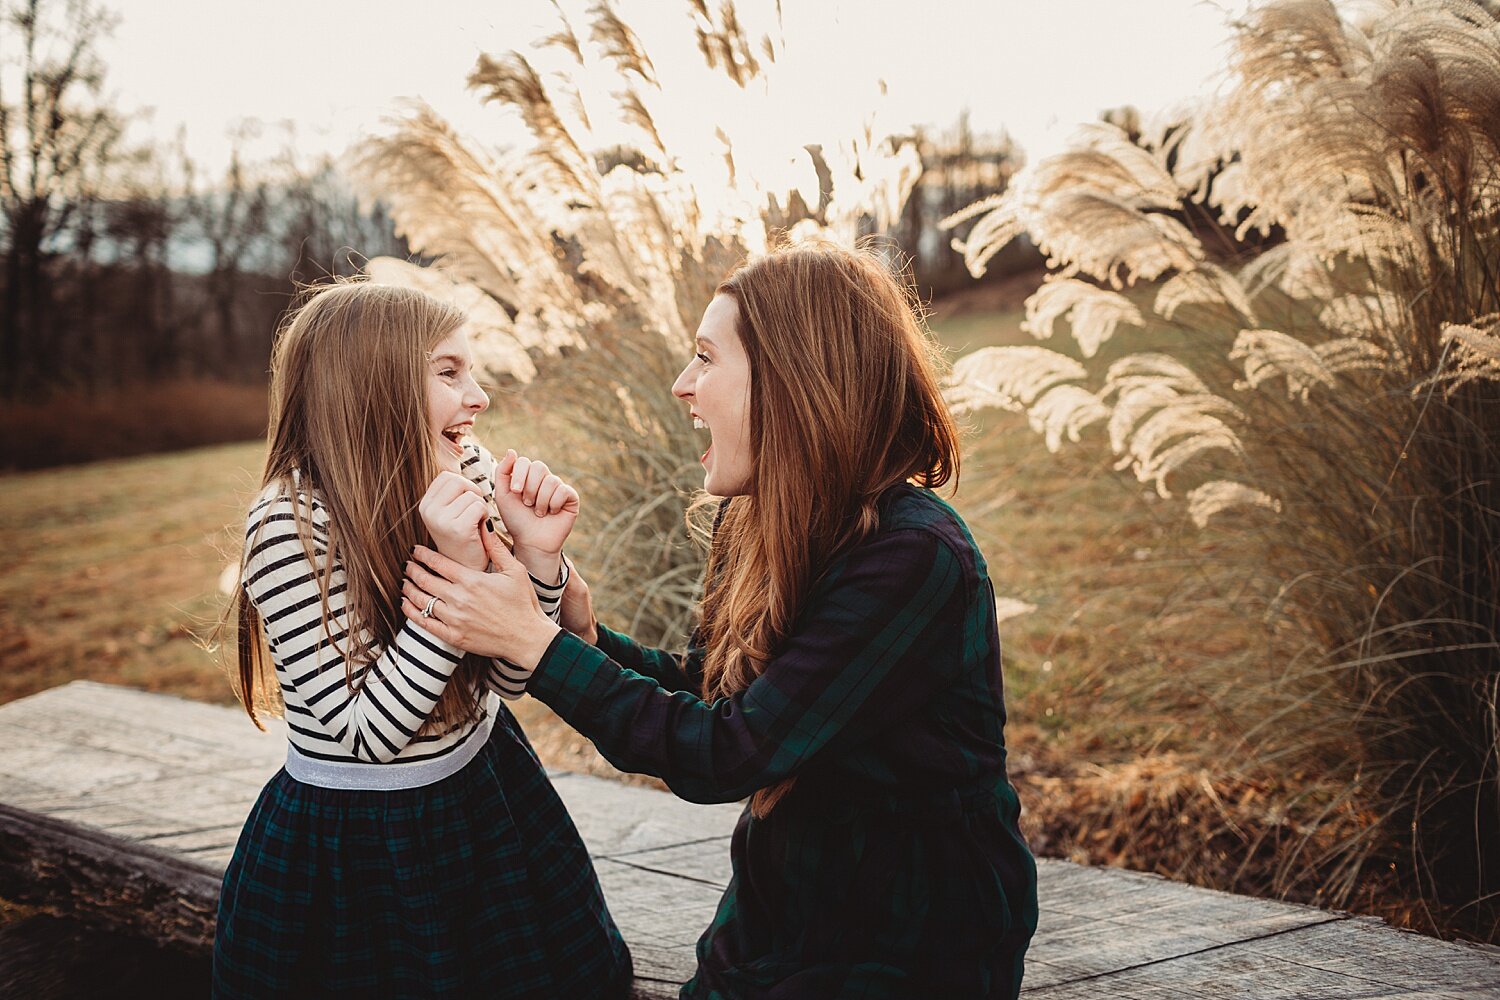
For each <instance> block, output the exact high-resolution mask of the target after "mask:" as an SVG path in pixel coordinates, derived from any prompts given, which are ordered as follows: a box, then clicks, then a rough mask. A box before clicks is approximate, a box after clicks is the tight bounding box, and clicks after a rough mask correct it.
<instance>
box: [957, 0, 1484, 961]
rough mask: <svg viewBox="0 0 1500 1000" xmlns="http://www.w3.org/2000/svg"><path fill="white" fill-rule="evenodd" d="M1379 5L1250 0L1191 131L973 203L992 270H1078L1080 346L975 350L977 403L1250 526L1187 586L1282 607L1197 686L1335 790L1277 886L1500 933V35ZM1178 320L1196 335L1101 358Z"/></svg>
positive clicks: (1299, 802)
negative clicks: (1029, 245) (1261, 643)
mask: <svg viewBox="0 0 1500 1000" xmlns="http://www.w3.org/2000/svg"><path fill="white" fill-rule="evenodd" d="M1359 10H1360V11H1362V12H1363V13H1361V14H1360V15H1359V16H1358V17H1357V18H1350V17H1346V16H1345V15H1344V14H1342V13H1341V11H1340V10H1339V9H1338V8H1336V7H1335V6H1334V5H1333V4H1332V3H1330V2H1328V0H1272V2H1267V3H1263V4H1260V5H1258V6H1256V7H1254V8H1252V9H1251V11H1250V12H1249V13H1248V14H1247V15H1246V16H1245V18H1244V19H1243V20H1242V21H1241V22H1238V23H1237V24H1236V25H1235V32H1236V33H1235V40H1236V46H1235V50H1234V56H1233V59H1232V63H1231V67H1230V73H1229V78H1228V81H1227V86H1226V87H1225V88H1224V89H1223V90H1222V91H1221V96H1219V97H1217V98H1215V99H1214V100H1212V101H1210V102H1208V103H1206V104H1205V105H1203V106H1202V107H1200V108H1199V109H1197V110H1196V111H1195V112H1194V113H1193V114H1192V115H1191V117H1190V118H1189V119H1188V120H1187V122H1186V123H1185V124H1183V123H1178V124H1177V125H1176V126H1175V127H1173V128H1171V129H1162V130H1159V131H1157V132H1156V133H1155V134H1154V135H1152V134H1148V135H1147V136H1146V137H1145V139H1144V140H1143V141H1141V142H1139V143H1136V142H1131V141H1130V140H1129V139H1128V138H1127V136H1126V135H1125V134H1124V133H1123V132H1121V131H1120V130H1119V129H1118V128H1115V127H1113V126H1111V125H1106V124H1100V125H1096V126H1093V127H1091V128H1088V129H1087V130H1085V131H1084V132H1082V133H1081V134H1080V137H1079V139H1078V141H1077V142H1076V144H1075V145H1074V147H1073V148H1072V149H1071V150H1069V151H1067V152H1064V153H1062V154H1060V155H1058V156H1055V157H1053V158H1051V159H1049V160H1046V161H1044V162H1042V163H1039V164H1037V165H1035V166H1034V167H1032V168H1030V169H1028V170H1027V171H1025V172H1024V173H1023V174H1022V175H1021V176H1020V177H1018V178H1017V180H1016V183H1015V184H1014V185H1013V186H1012V188H1011V189H1010V190H1009V191H1008V192H1007V193H1006V194H1004V195H1002V196H1000V197H998V198H995V199H990V200H988V201H985V202H982V203H979V204H977V205H975V206H972V207H971V208H970V209H969V210H966V211H965V212H963V213H960V214H959V215H957V216H955V217H953V218H951V219H950V220H949V221H948V225H950V226H958V225H961V224H965V223H968V222H970V221H971V220H972V221H973V227H972V229H971V230H970V231H969V232H968V234H967V236H966V238H965V239H963V240H962V241H960V242H959V244H958V245H960V246H961V247H962V248H963V250H964V252H965V254H966V255H967V258H968V260H969V264H970V267H971V270H972V271H973V272H974V273H976V274H978V273H981V272H982V271H983V269H984V265H985V262H986V261H987V260H989V259H990V258H991V257H992V256H993V255H994V254H995V253H996V252H998V251H999V250H1000V249H1001V248H1002V247H1004V246H1005V245H1006V244H1007V243H1008V242H1009V241H1010V240H1011V239H1013V238H1014V237H1016V236H1018V235H1020V234H1022V233H1027V234H1029V235H1030V236H1031V238H1032V239H1033V240H1034V241H1035V242H1036V243H1037V245H1038V246H1040V247H1041V248H1042V250H1043V251H1044V252H1045V253H1046V254H1047V255H1048V257H1049V258H1050V265H1051V268H1052V273H1051V274H1049V275H1048V278H1047V279H1046V281H1045V282H1044V283H1043V284H1042V286H1041V287H1040V288H1039V289H1038V290H1037V291H1036V292H1035V294H1033V295H1032V296H1031V298H1030V299H1029V301H1028V303H1027V314H1028V324H1029V328H1030V329H1031V331H1032V332H1033V333H1034V334H1035V335H1036V336H1037V337H1038V338H1039V339H1047V338H1049V337H1052V336H1054V334H1055V333H1056V332H1057V331H1058V330H1060V329H1061V328H1062V326H1063V325H1064V324H1065V325H1066V327H1067V328H1068V330H1069V332H1070V333H1071V335H1072V338H1073V340H1074V341H1075V343H1076V350H1075V351H1074V352H1073V353H1074V355H1077V356H1070V355H1065V354H1063V353H1060V352H1057V351H1053V350H1050V349H1048V348H1044V347H1041V346H1023V347H1009V348H994V349H988V350H984V351H980V352H976V353H975V354H974V355H971V356H970V357H968V358H966V359H964V360H963V361H961V362H960V363H959V365H958V366H957V369H956V371H955V377H954V381H953V387H952V391H953V399H954V401H955V403H957V404H958V405H960V406H962V407H965V408H969V409H972V410H976V411H977V410H983V409H984V408H986V407H991V406H1000V407H1004V408H1007V409H1011V410H1015V411H1019V412H1023V413H1025V414H1026V415H1027V417H1028V419H1029V421H1030V423H1031V425H1032V427H1033V428H1034V429H1035V430H1036V431H1037V432H1039V433H1041V434H1043V435H1045V436H1046V439H1047V443H1048V445H1049V447H1052V448H1054V449H1056V448H1059V447H1061V446H1062V445H1063V442H1064V441H1066V440H1071V441H1078V440H1080V439H1081V438H1083V437H1085V436H1088V437H1091V438H1098V439H1099V440H1100V442H1101V443H1106V442H1107V445H1108V447H1109V448H1110V450H1111V451H1112V452H1113V453H1114V454H1115V455H1116V456H1117V457H1118V463H1117V466H1116V467H1117V468H1118V469H1120V470H1122V471H1125V470H1128V471H1130V472H1132V473H1133V474H1134V475H1135V476H1136V477H1138V478H1139V480H1140V481H1141V482H1143V483H1149V484H1151V485H1152V486H1153V487H1154V488H1155V490H1156V491H1157V492H1158V493H1159V494H1160V496H1162V497H1167V498H1171V499H1173V500H1175V501H1177V502H1179V503H1180V505H1181V510H1182V512H1183V513H1184V514H1185V515H1187V516H1188V517H1191V519H1192V520H1193V521H1194V522H1196V523H1197V524H1198V525H1199V526H1200V527H1205V528H1207V529H1208V530H1210V531H1211V532H1218V536H1217V537H1220V538H1222V539H1225V540H1226V541H1227V542H1229V544H1227V545H1223V546H1205V547H1204V548H1203V549H1202V550H1201V551H1200V554H1199V555H1198V557H1197V562H1196V563H1195V564H1194V565H1192V566H1190V567H1186V568H1185V569H1184V591H1185V593H1189V592H1190V593H1191V595H1192V596H1191V598H1190V600H1193V601H1199V602H1201V606H1202V607H1205V608H1211V607H1216V608H1218V609H1220V610H1223V609H1233V610H1235V611H1237V612H1240V613H1246V612H1248V613H1252V614H1253V615H1254V616H1255V617H1256V618H1257V619H1258V621H1259V623H1260V626H1261V630H1262V634H1263V635H1264V636H1265V641H1266V647H1265V649H1266V652H1265V654H1264V655H1261V656H1259V657H1258V659H1259V661H1260V662H1259V666H1258V667H1256V669H1255V670H1254V671H1253V672H1247V670H1246V666H1245V662H1244V660H1245V658H1244V657H1234V658H1228V657H1226V658H1225V660H1224V661H1223V662H1221V663H1219V664H1217V665H1214V664H1207V665H1205V666H1203V667H1202V668H1200V670H1201V671H1202V673H1201V674H1200V675H1199V676H1196V677H1194V678H1192V681H1193V683H1195V684H1198V685H1203V686H1206V687H1209V688H1211V689H1212V690H1213V691H1214V692H1215V698H1216V710H1217V711H1218V712H1220V713H1221V714H1222V715H1223V716H1224V717H1225V718H1226V719H1228V720H1229V721H1230V722H1231V724H1232V728H1233V729H1235V730H1237V732H1238V733H1239V740H1238V745H1237V747H1236V751H1237V752H1238V754H1240V755H1243V761H1244V763H1243V765H1242V766H1241V767H1240V768H1238V770H1239V772H1240V773H1241V774H1242V775H1243V776H1244V778H1245V781H1246V782H1247V783H1248V784H1247V785H1246V786H1245V787H1261V786H1259V785H1256V782H1264V781H1265V780H1270V781H1271V782H1272V783H1276V784H1280V783H1284V781H1285V780H1286V779H1287V778H1288V776H1292V775H1296V776H1297V778H1298V783H1300V784H1303V785H1304V788H1303V790H1302V791H1300V792H1298V793H1296V795H1297V798H1296V801H1295V802H1293V803H1292V805H1293V807H1294V808H1296V809H1297V810H1298V811H1299V813H1300V815H1301V816H1302V817H1303V822H1302V823H1301V824H1300V825H1299V826H1298V828H1297V829H1296V830H1295V834H1296V835H1295V836H1291V837H1288V838H1287V839H1286V841H1285V842H1284V843H1282V844H1281V845H1279V847H1278V851H1279V852H1280V854H1281V855H1282V857H1283V860H1282V861H1280V862H1279V863H1278V865H1277V868H1276V874H1275V877H1274V883H1275V884H1274V885H1273V886H1272V887H1271V888H1272V889H1273V890H1274V891H1278V892H1282V893H1286V894H1290V895H1298V896H1302V897H1304V898H1306V897H1307V896H1309V895H1311V896H1313V897H1315V898H1318V899H1320V900H1322V901H1324V902H1327V903H1331V904H1333V905H1343V904H1346V903H1348V902H1349V901H1350V900H1351V899H1353V898H1354V897H1355V896H1356V895H1357V894H1358V893H1360V892H1361V891H1363V890H1362V888H1361V887H1362V886H1367V885H1368V884H1369V883H1370V880H1371V879H1379V880H1381V882H1382V884H1383V885H1386V886H1388V887H1394V888H1396V889H1397V890H1399V891H1402V892H1405V893H1408V894H1410V895H1412V896H1413V897H1414V898H1416V899H1418V900H1420V901H1421V905H1422V906H1423V907H1424V908H1425V912H1423V913H1421V914H1419V915H1418V916H1417V917H1416V918H1415V919H1414V922H1416V923H1418V924H1425V925H1427V926H1428V927H1440V928H1445V929H1450V930H1456V931H1459V932H1463V933H1469V934H1474V935H1478V936H1481V937H1485V938H1494V937H1495V936H1496V934H1497V931H1500V905H1497V900H1500V753H1497V734H1500V640H1497V629H1500V482H1497V472H1500V393H1497V386H1496V381H1497V379H1500V265H1497V261H1500V25H1497V22H1496V18H1495V16H1494V14H1493V13H1492V12H1491V11H1489V10H1488V9H1486V8H1485V7H1484V6H1482V5H1479V4H1475V3H1471V2H1465V0H1399V2H1398V0H1388V2H1385V3H1382V4H1378V5H1373V6H1371V5H1366V6H1365V7H1362V8H1359ZM1205 207H1206V208H1207V209H1209V210H1210V211H1212V212H1213V213H1214V214H1216V215H1217V216H1218V217H1219V219H1220V220H1221V221H1222V223H1223V224H1225V225H1226V226H1228V227H1231V230H1232V232H1233V233H1234V235H1235V239H1237V240H1239V241H1242V242H1240V243H1238V244H1237V245H1234V246H1231V247H1229V248H1227V252H1226V250H1225V249H1224V248H1210V247H1206V246H1205V245H1204V244H1203V243H1202V242H1200V240H1199V239H1198V237H1197V236H1195V235H1194V232H1193V231H1192V230H1191V229H1189V228H1188V226H1187V225H1185V224H1184V221H1183V220H1184V219H1186V218H1189V217H1190V216H1191V213H1193V212H1198V213H1200V214H1201V212H1202V209H1203V208H1205ZM1252 235H1253V236H1255V237H1257V239H1255V241H1254V246H1255V249H1251V248H1250V244H1251V240H1250V239H1249V237H1251V236H1252ZM1268 237H1269V242H1270V245H1269V248H1265V247H1266V240H1267V238H1268ZM1154 282H1159V283H1160V284H1159V286H1158V287H1156V288H1155V290H1154V294H1153V295H1143V294H1141V292H1140V291H1139V289H1141V288H1142V287H1143V286H1147V285H1150V284H1151V283H1154ZM1163 329H1175V330H1177V331H1180V332H1182V333H1184V334H1186V336H1183V337H1181V338H1180V343H1181V344H1182V345H1183V346H1182V347H1181V348H1179V349H1173V350H1167V351H1137V352H1135V353H1127V354H1124V355H1123V356H1118V357H1116V359H1115V360H1113V361H1112V362H1111V363H1109V364H1108V365H1107V366H1105V365H1101V364H1098V363H1097V362H1095V361H1094V359H1095V358H1096V357H1097V356H1098V354H1099V352H1100V350H1101V348H1102V347H1103V345H1105V344H1106V343H1108V342H1111V341H1114V343H1113V344H1112V345H1111V347H1112V348H1114V347H1116V346H1117V345H1118V343H1119V342H1120V341H1121V340H1128V339H1131V338H1143V337H1148V336H1151V335H1153V333H1154V332H1157V331H1160V330H1163ZM1110 353H1112V354H1117V355H1118V353H1119V352H1118V351H1117V350H1112V351H1111V352H1110ZM1080 357H1081V360H1080ZM1195 580H1196V581H1203V585H1202V586H1198V585H1197V584H1195V583H1194V582H1193V581H1195ZM1215 671H1217V675H1215ZM1230 759H1237V758H1236V756H1235V755H1231V757H1230ZM1266 776H1271V777H1270V778H1269V779H1267V778H1266ZM1332 830H1336V831H1337V835H1332V836H1331V835H1330V831H1332Z"/></svg>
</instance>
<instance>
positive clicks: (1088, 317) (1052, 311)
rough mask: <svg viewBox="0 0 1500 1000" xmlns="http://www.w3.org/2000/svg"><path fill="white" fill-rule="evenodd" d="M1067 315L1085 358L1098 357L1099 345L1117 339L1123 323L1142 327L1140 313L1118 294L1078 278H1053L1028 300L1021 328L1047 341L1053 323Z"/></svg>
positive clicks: (1131, 303) (1133, 305)
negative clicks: (1115, 334) (1119, 327)
mask: <svg viewBox="0 0 1500 1000" xmlns="http://www.w3.org/2000/svg"><path fill="white" fill-rule="evenodd" d="M1064 316H1066V317H1067V318H1068V321H1069V322H1070V323H1071V324H1072V327H1073V339H1074V340H1076V341H1078V347H1079V349H1080V350H1082V351H1083V356H1084V357H1086V358H1092V357H1093V356H1094V355H1095V354H1098V353H1099V346H1100V345H1101V344H1103V343H1104V342H1105V341H1106V340H1108V339H1109V338H1110V337H1112V336H1114V333H1115V327H1117V326H1119V325H1120V324H1121V323H1126V324H1128V325H1130V326H1140V325H1141V311H1140V310H1139V309H1137V308H1136V307H1135V303H1133V302H1131V301H1130V300H1129V299H1127V298H1126V297H1125V296H1123V295H1121V294H1119V293H1118V292H1111V291H1109V290H1108V289H1104V288H1100V287H1099V286H1098V285H1091V284H1089V283H1088V282H1087V281H1079V280H1077V279H1075V278H1054V279H1051V280H1048V281H1045V282H1043V283H1042V287H1041V288H1038V289H1037V290H1036V291H1035V292H1034V293H1032V295H1031V297H1030V298H1028V299H1027V300H1026V321H1025V322H1024V323H1023V324H1022V325H1021V328H1022V329H1024V330H1025V331H1026V332H1028V333H1030V334H1031V335H1032V336H1033V337H1035V338H1036V339H1038V340H1048V339H1050V338H1051V337H1052V324H1053V323H1054V322H1055V321H1056V320H1057V319H1058V318H1059V317H1064Z"/></svg>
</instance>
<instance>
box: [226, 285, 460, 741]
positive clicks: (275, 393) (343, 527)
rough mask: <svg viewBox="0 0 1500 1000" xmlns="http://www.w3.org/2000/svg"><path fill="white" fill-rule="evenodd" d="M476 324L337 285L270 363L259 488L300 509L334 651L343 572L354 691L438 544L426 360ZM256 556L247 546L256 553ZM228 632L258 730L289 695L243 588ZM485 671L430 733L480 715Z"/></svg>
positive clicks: (285, 324) (406, 293)
mask: <svg viewBox="0 0 1500 1000" xmlns="http://www.w3.org/2000/svg"><path fill="white" fill-rule="evenodd" d="M466 318H467V317H466V316H465V315H464V313H463V312H462V311H460V310H458V309H456V308H454V307H453V306H450V305H448V304H447V303H444V302H441V301H439V300H438V299H435V298H433V297H432V296H430V295H426V294H423V293H422V292H418V291H414V290H411V289H406V288H397V287H393V286H389V285H375V284H371V283H369V282H368V281H362V280H345V281H338V282H334V283H330V284H325V285H318V286H315V287H313V288H311V289H308V290H307V292H306V294H305V298H304V300H303V301H302V302H301V303H300V304H299V305H298V306H297V307H296V308H295V309H293V310H291V311H290V312H289V313H288V314H287V317H286V318H285V319H284V320H283V321H282V325H281V329H280V330H279V332H278V335H277V339H276V345H275V347H274V349H273V351H272V355H271V413H270V428H269V431H268V437H269V439H270V450H269V453H268V454H267V456H266V467H265V472H264V474H263V475H262V476H261V486H262V488H269V487H271V486H273V484H274V486H275V487H276V490H277V492H278V493H279V494H280V495H284V496H288V497H292V498H293V507H294V509H295V510H296V511H297V514H298V516H297V521H296V524H297V535H298V537H299V538H300V539H301V541H302V546H303V549H304V550H305V551H306V552H307V556H308V559H309V561H311V562H312V563H313V565H315V566H317V567H318V568H319V570H320V572H319V578H318V588H319V592H320V597H321V600H322V609H323V627H324V630H325V635H327V636H328V639H329V641H330V642H332V641H334V640H333V630H332V625H331V619H332V615H331V614H330V613H329V604H328V597H329V587H330V583H331V580H332V577H333V568H334V567H335V566H340V567H342V569H343V570H344V573H345V576H346V578H347V580H346V583H345V588H346V589H345V592H344V615H345V618H346V622H347V625H348V631H347V635H346V636H344V637H343V638H341V639H339V640H338V642H339V643H342V645H340V646H339V647H338V648H339V650H340V652H341V653H342V654H343V656H344V662H345V665H346V669H345V679H346V681H347V683H348V684H349V687H350V690H355V689H357V687H358V686H359V683H360V676H361V673H362V668H363V667H365V666H366V665H367V664H368V663H369V662H370V661H371V660H373V659H374V658H375V656H376V655H377V654H378V652H379V650H381V649H382V648H384V647H386V646H388V645H389V644H390V643H392V642H393V641H394V640H395V637H396V634H397V633H398V632H399V631H400V630H401V627H402V625H403V623H404V621H405V619H404V617H403V615H402V614H401V581H402V578H403V576H404V575H405V570H404V567H405V564H406V561H407V559H408V558H409V557H410V556H411V551H412V547H413V546H415V545H417V544H422V545H429V546H430V545H431V544H432V539H431V537H430V536H429V535H428V533H427V529H426V527H425V526H424V525H423V523H422V519H421V517H420V516H419V515H418V513H417V504H418V502H419V501H420V500H421V498H422V495H423V494H424V493H425V492H426V490H427V487H428V485H429V484H430V483H431V482H432V480H433V478H434V477H435V476H436V475H437V473H438V471H439V470H438V464H437V456H436V453H435V450H434V443H433V441H432V440H431V433H430V431H429V429H428V426H427V391H426V377H427V367H428V365H427V355H428V354H429V353H430V352H431V350H432V348H433V347H434V346H436V345H437V343H438V342H439V341H441V340H442V339H443V338H445V337H447V336H448V335H449V334H451V333H452V332H453V331H454V330H456V329H458V328H459V326H461V325H462V324H463V323H464V322H465V320H466ZM299 488H300V490H301V491H302V492H304V493H309V494H312V493H315V494H316V495H317V497H318V499H319V500H320V501H321V502H322V503H323V505H324V506H325V507H326V508H327V511H328V540H327V551H326V553H325V554H324V555H322V556H315V546H314V544H313V525H312V519H311V509H310V507H308V506H307V505H305V504H303V503H302V502H300V501H299V500H298V499H297V498H296V494H297V492H298V490H299ZM258 533H259V532H258V530H257V532H256V534H258ZM253 544H254V539H252V540H251V541H250V542H247V544H246V551H249V549H250V547H251V546H252V545H253ZM228 618H229V620H230V621H233V622H236V623H237V632H238V634H237V646H238V667H239V669H238V673H237V682H238V683H237V690H236V693H237V694H238V695H239V697H240V701H241V703H242V704H243V705H244V706H245V711H246V712H248V713H249V715H250V718H251V720H252V721H253V722H255V724H256V725H257V726H259V725H260V720H259V719H258V718H257V714H256V713H257V708H259V707H268V708H275V707H276V706H278V705H279V704H280V688H279V686H278V684H277V682H276V678H275V671H274V669H273V668H272V666H271V662H270V656H269V651H268V650H267V648H266V644H265V639H264V636H263V634H262V627H261V617H260V614H259V613H258V612H257V611H256V608H255V605H254V604H253V603H252V602H251V600H250V596H249V594H248V593H247V592H246V590H245V587H244V585H243V583H242V584H241V585H240V586H239V588H238V589H237V590H236V591H235V594H234V597H233V600H232V603H231V606H230V608H229V612H228ZM481 671H482V663H481V661H480V660H479V658H478V657H474V656H466V657H465V658H464V661H463V662H462V663H461V664H460V665H459V667H458V669H457V670H456V671H455V673H454V675H453V678H452V680H450V681H449V683H448V686H447V688H445V689H444V691H443V695H442V697H441V698H440V699H439V700H438V703H437V706H436V708H435V709H434V710H433V712H432V714H431V715H430V716H429V717H428V720H427V722H426V723H425V724H424V726H423V729H424V731H430V730H431V729H433V728H435V727H442V728H447V727H451V726H453V725H457V724H460V723H462V722H464V721H467V720H469V719H472V718H473V717H474V716H475V715H476V714H477V711H478V702H477V695H476V685H477V683H478V680H479V678H480V677H481V676H482V673H481ZM262 728H264V727H262Z"/></svg>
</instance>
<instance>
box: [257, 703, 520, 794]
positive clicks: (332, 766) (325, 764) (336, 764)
mask: <svg viewBox="0 0 1500 1000" xmlns="http://www.w3.org/2000/svg"><path fill="white" fill-rule="evenodd" d="M494 724H495V716H494V715H493V714H492V713H490V714H486V715H485V717H484V718H483V719H481V720H480V722H479V724H478V725H476V726H475V727H474V729H475V731H474V732H472V733H470V734H469V739H468V741H467V742H465V743H464V745H463V746H461V747H459V748H458V749H457V750H454V751H453V752H452V753H448V754H444V755H443V756H441V757H434V758H432V759H431V760H419V761H417V762H415V763H411V764H403V763H401V761H399V760H394V761H391V762H390V763H389V764H367V763H365V762H363V761H342V760H318V759H317V758H316V757H309V756H307V755H306V754H304V753H302V752H301V751H299V750H298V749H297V748H296V747H294V746H292V744H290V743H288V744H287V745H286V773H287V774H289V775H291V776H292V777H294V778H296V779H297V780H298V781H300V782H302V783H303V784H304V785H317V786H318V787H320V788H343V789H348V790H350V791H363V792H390V791H395V790H397V789H400V788H421V787H422V786H423V785H430V784H432V783H433V782H435V781H442V780H443V779H444V778H446V777H448V776H449V775H452V774H457V773H458V772H459V771H460V770H462V769H463V766H464V765H465V764H467V763H468V762H469V761H471V760H473V759H474V757H475V755H477V754H478V753H479V751H480V750H482V749H483V748H484V745H485V743H486V742H488V740H489V738H490V729H491V728H492V727H493V726H494Z"/></svg>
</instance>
